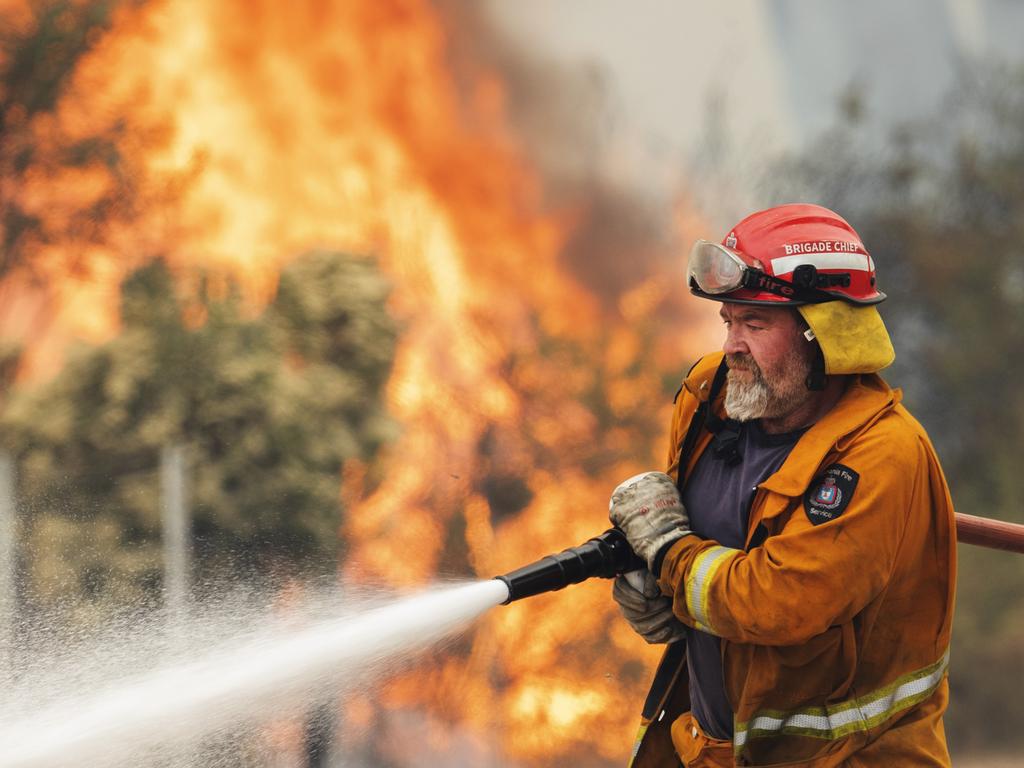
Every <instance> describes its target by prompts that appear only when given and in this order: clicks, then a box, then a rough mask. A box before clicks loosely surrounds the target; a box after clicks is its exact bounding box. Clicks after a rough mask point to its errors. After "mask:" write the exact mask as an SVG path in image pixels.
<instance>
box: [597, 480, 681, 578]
mask: <svg viewBox="0 0 1024 768" xmlns="http://www.w3.org/2000/svg"><path fill="white" fill-rule="evenodd" d="M608 517H609V518H610V519H611V521H612V523H613V524H615V525H617V526H618V527H619V528H621V529H622V532H623V533H624V534H626V538H627V539H628V540H629V545H630V546H631V547H632V548H633V551H634V552H636V553H637V555H639V556H640V557H641V558H643V559H644V560H646V561H647V567H648V568H649V569H650V570H651V573H654V575H655V576H657V575H658V574H657V573H656V572H655V569H654V559H655V558H656V557H657V555H658V552H660V551H661V549H662V548H663V547H665V546H666V545H668V544H670V543H672V542H674V541H676V540H678V539H681V538H682V537H683V536H686V535H688V534H689V533H690V518H689V517H688V516H687V514H686V510H685V509H684V508H683V501H682V499H680V498H679V491H678V490H677V489H676V484H675V483H674V482H673V481H672V478H671V477H669V476H668V475H666V474H665V473H664V472H644V473H643V474H642V475H636V476H635V477H631V478H629V480H626V481H625V482H623V483H620V484H619V487H618V488H616V489H615V490H614V491H613V492H612V499H611V502H610V503H609V505H608Z"/></svg>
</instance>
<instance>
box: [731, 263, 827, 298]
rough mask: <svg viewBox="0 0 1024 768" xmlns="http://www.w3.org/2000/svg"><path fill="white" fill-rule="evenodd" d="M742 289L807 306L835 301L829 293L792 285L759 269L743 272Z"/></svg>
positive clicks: (749, 269) (750, 268) (748, 269)
mask: <svg viewBox="0 0 1024 768" xmlns="http://www.w3.org/2000/svg"><path fill="white" fill-rule="evenodd" d="M742 287H743V288H746V289H748V290H751V291H766V292H768V293H773V294H775V295H776V296H782V297H783V298H787V299H793V300H795V301H803V302H806V303H808V304H821V303H823V302H826V301H835V299H836V297H835V296H834V295H832V294H831V293H827V292H826V291H822V290H819V289H817V288H811V287H810V286H801V285H793V283H791V282H789V281H788V280H783V279H781V278H778V277H775V276H774V275H769V274H768V273H767V272H762V271H761V270H759V269H753V268H752V267H748V268H747V269H745V270H743V283H742Z"/></svg>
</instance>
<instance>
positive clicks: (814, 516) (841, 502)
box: [804, 464, 860, 525]
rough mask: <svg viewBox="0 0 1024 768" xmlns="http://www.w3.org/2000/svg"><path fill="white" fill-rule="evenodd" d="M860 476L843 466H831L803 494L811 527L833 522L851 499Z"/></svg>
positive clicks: (805, 509)
mask: <svg viewBox="0 0 1024 768" xmlns="http://www.w3.org/2000/svg"><path fill="white" fill-rule="evenodd" d="M858 480H860V475H858V474H857V473H856V472H854V471H853V470H852V469H850V468H849V467H847V466H845V465H843V464H831V465H829V466H828V467H826V468H825V471H824V472H823V473H822V474H820V475H818V477H816V478H815V480H814V482H813V483H811V485H810V487H809V488H808V489H807V492H806V493H804V512H806V513H807V519H808V520H810V521H811V524H812V525H821V524H822V523H827V522H829V521H830V520H835V519H836V518H837V517H839V516H840V515H841V514H843V510H845V509H846V507H847V505H848V504H849V503H850V499H852V498H853V492H854V490H855V489H856V488H857V481H858Z"/></svg>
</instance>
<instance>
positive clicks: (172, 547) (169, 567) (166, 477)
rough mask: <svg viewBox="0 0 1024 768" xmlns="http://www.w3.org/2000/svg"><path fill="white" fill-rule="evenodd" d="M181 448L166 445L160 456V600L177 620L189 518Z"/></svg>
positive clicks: (184, 597)
mask: <svg viewBox="0 0 1024 768" xmlns="http://www.w3.org/2000/svg"><path fill="white" fill-rule="evenodd" d="M187 494H188V489H187V485H186V479H185V448H184V446H182V445H180V444H175V445H168V446H165V447H164V449H163V450H162V451H161V452H160V514H161V522H162V525H163V543H164V600H165V605H166V606H167V610H168V613H169V614H170V616H171V617H173V618H176V619H180V618H182V617H183V616H184V614H185V610H186V608H187V605H188V594H189V560H190V557H189V553H190V546H189V531H188V529H189V514H188V496H187Z"/></svg>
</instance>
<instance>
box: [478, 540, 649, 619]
mask: <svg viewBox="0 0 1024 768" xmlns="http://www.w3.org/2000/svg"><path fill="white" fill-rule="evenodd" d="M646 567H647V563H645V562H644V561H643V560H641V559H640V558H639V557H637V555H636V554H635V553H634V552H633V550H632V548H630V546H629V542H628V541H627V540H626V535H625V534H624V533H623V532H622V531H620V530H619V529H618V528H609V529H608V530H607V531H605V532H604V533H602V534H601V535H600V536H595V537H594V538H592V539H589V540H588V541H585V542H584V543H583V544H580V545H579V546H578V547H570V548H569V549H566V550H563V551H562V552H559V553H558V554H556V555H548V556H547V557H542V558H541V559H540V560H538V561H537V562H535V563H531V564H530V565H525V566H523V567H522V568H517V569H516V570H514V571H512V572H510V573H506V574H505V575H504V576H495V577H494V578H496V579H498V580H499V581H503V582H505V586H507V587H508V600H506V601H505V602H504V603H503V604H504V605H507V604H508V603H511V602H512V601H513V600H520V599H522V598H524V597H532V596H533V595H539V594H540V593H542V592H554V591H556V590H559V589H562V588H563V587H567V586H569V585H570V584H579V583H580V582H581V581H585V580H587V579H590V578H593V577H594V576H597V577H599V578H602V579H611V578H613V577H615V576H618V575H619V574H622V573H628V572H629V571H636V570H639V569H640V568H646Z"/></svg>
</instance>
